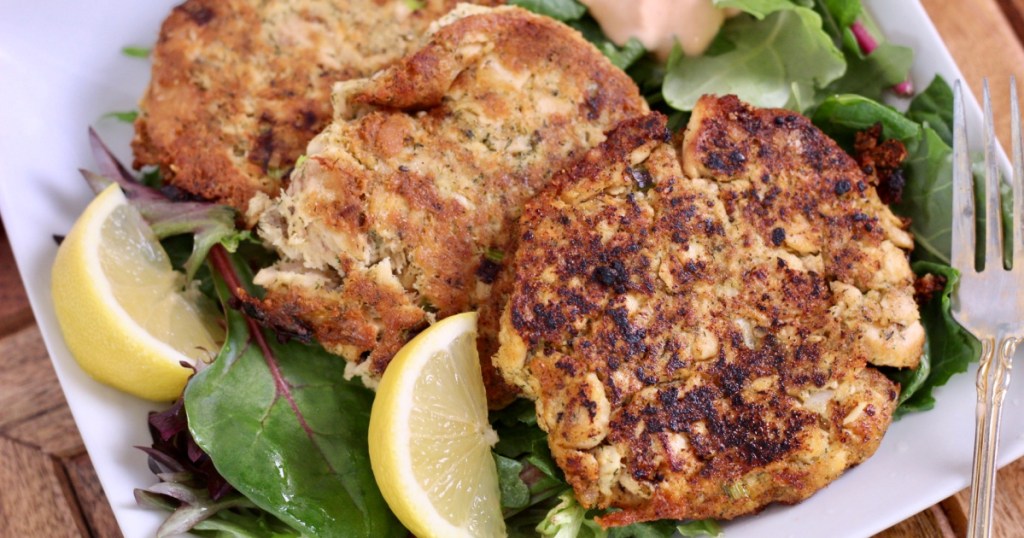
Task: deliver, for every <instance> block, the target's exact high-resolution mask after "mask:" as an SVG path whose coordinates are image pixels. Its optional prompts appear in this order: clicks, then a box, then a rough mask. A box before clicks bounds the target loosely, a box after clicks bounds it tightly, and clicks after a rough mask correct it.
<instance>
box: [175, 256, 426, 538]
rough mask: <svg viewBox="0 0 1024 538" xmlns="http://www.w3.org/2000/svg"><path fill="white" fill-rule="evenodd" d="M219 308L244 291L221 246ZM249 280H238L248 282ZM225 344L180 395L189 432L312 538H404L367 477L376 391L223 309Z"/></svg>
mask: <svg viewBox="0 0 1024 538" xmlns="http://www.w3.org/2000/svg"><path fill="white" fill-rule="evenodd" d="M210 259H211V262H212V263H213V265H214V266H215V267H217V268H218V272H220V273H221V274H222V275H223V276H224V277H225V278H227V279H229V280H228V283H225V282H224V281H220V280H218V282H217V291H218V294H219V295H220V297H221V300H222V302H224V303H227V302H229V291H228V290H229V289H231V290H234V289H237V288H238V287H240V286H243V284H242V283H241V282H240V280H241V279H239V278H238V277H237V276H236V275H237V272H240V271H244V270H245V267H244V266H243V267H236V266H234V264H232V263H231V262H229V261H228V259H227V255H226V254H224V253H223V251H222V250H220V249H215V250H214V251H213V252H211V258H210ZM249 279H250V275H249V274H248V273H246V274H245V282H246V283H248V282H249ZM226 311H227V322H228V338H227V342H225V344H224V348H223V349H222V350H221V352H220V354H219V355H218V357H217V359H216V361H214V363H213V364H212V365H210V366H209V367H207V368H205V369H204V370H202V371H200V372H199V373H197V374H196V375H195V377H193V378H192V380H191V381H190V382H189V384H188V386H187V387H186V389H185V410H186V412H187V415H188V423H189V430H190V432H191V434H192V436H193V437H194V438H195V440H196V443H197V444H198V445H199V446H200V447H201V448H202V449H203V450H204V451H205V452H206V453H207V454H209V456H210V458H212V460H213V462H214V465H215V466H216V467H217V470H218V471H220V473H221V474H222V475H223V476H224V478H225V479H226V480H227V481H228V482H229V483H231V485H232V486H234V487H235V489H237V490H238V491H239V492H241V493H242V494H243V495H245V496H246V497H248V498H249V499H250V500H252V502H253V503H254V504H256V505H257V506H259V507H260V508H262V509H264V510H266V511H267V512H270V513H271V514H273V515H274V516H276V517H278V518H280V519H281V520H282V521H284V522H285V523H287V524H288V525H290V526H291V527H293V528H295V529H296V530H298V531H300V532H302V533H305V534H309V535H313V536H366V537H369V536H374V537H376V536H396V537H398V536H405V534H406V531H405V530H404V529H403V528H402V526H401V525H400V524H399V523H398V521H397V519H395V517H394V516H393V515H392V514H391V512H390V510H389V509H388V507H387V505H386V504H385V502H384V499H383V497H382V496H381V494H380V491H379V490H378V489H377V485H376V483H375V481H374V478H373V474H372V473H371V471H370V460H369V449H368V443H367V431H368V427H369V417H370V406H371V403H372V401H373V394H372V393H371V392H370V391H369V390H368V389H366V388H364V387H363V386H362V385H361V384H359V383H358V382H353V381H346V380H345V379H344V377H343V373H342V372H343V370H344V368H341V367H340V366H339V363H338V358H337V357H335V356H333V355H331V354H329V353H327V352H326V351H324V350H323V349H322V348H319V347H312V346H306V345H303V344H300V343H298V342H294V341H293V342H290V343H285V344H283V343H280V342H278V341H277V340H276V339H275V338H273V335H272V334H270V333H267V332H265V331H263V330H262V329H259V328H258V327H257V326H256V324H255V323H254V322H252V320H250V319H248V318H246V317H244V316H243V315H242V314H241V313H239V312H238V311H235V310H233V309H230V308H226Z"/></svg>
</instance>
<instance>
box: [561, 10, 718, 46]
mask: <svg viewBox="0 0 1024 538" xmlns="http://www.w3.org/2000/svg"><path fill="white" fill-rule="evenodd" d="M580 1H581V2H583V3H584V4H585V5H586V6H587V7H588V8H589V9H590V14H591V15H593V16H594V18H595V19H597V22H598V23H600V25H601V29H602V30H604V33H605V35H607V36H608V37H609V38H610V39H611V40H612V41H614V42H615V43H616V44H618V45H622V44H624V43H626V41H629V38H631V37H635V38H637V39H639V40H640V42H641V43H643V44H644V47H645V48H647V50H650V51H653V52H654V53H655V54H657V55H658V57H659V58H661V59H665V58H667V57H668V55H669V53H670V52H672V47H673V45H674V44H675V42H676V40H678V41H679V45H680V46H681V47H682V49H683V53H685V54H686V55H687V56H696V55H698V54H701V53H702V52H704V50H705V49H707V47H708V45H709V44H711V40H713V39H714V38H715V35H716V34H717V33H718V30H719V28H721V27H722V22H723V21H725V18H726V16H727V13H726V11H725V10H722V9H719V8H716V7H715V6H714V5H713V4H712V0H630V1H623V0H580Z"/></svg>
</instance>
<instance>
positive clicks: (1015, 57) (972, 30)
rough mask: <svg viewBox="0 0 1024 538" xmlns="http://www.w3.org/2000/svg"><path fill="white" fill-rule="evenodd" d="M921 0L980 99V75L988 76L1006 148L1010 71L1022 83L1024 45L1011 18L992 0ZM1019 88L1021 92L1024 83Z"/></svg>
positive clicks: (996, 121) (1023, 90)
mask: <svg viewBox="0 0 1024 538" xmlns="http://www.w3.org/2000/svg"><path fill="white" fill-rule="evenodd" d="M1020 2H1021V3H1024V0H1020ZM921 4H922V5H924V7H925V9H926V10H927V11H928V15H929V16H930V17H931V19H932V22H933V23H935V28H936V29H937V30H938V31H939V34H940V35H941V36H942V39H943V41H945V42H946V46H947V47H948V48H949V50H950V52H951V53H952V54H953V58H954V59H955V60H956V63H957V65H958V66H960V70H961V71H962V72H963V74H964V78H965V79H966V82H967V83H968V85H969V86H970V87H971V90H972V91H973V92H974V94H975V95H977V96H978V98H979V100H980V99H981V92H982V79H983V78H984V77H989V86H990V88H991V91H992V102H993V105H994V107H995V110H996V113H995V114H994V115H993V118H994V120H995V124H996V133H997V134H998V136H999V139H1000V140H1001V141H1002V143H1003V147H1004V148H1009V147H1010V145H1009V142H1010V115H1009V110H1010V105H1009V102H1010V97H1009V96H1010V89H1009V88H1010V87H1009V79H1010V75H1016V77H1017V80H1019V81H1021V83H1022V85H1024V46H1022V45H1021V41H1020V40H1018V38H1017V34H1016V33H1015V32H1014V30H1013V27H1012V26H1011V24H1010V21H1008V20H1007V17H1006V16H1005V15H1004V14H1003V11H1002V10H1001V9H1000V7H999V4H998V3H997V2H996V1H995V0H989V1H984V2H977V1H971V2H963V1H950V0H921ZM1020 89H1021V90H1022V93H1024V87H1022V88H1020Z"/></svg>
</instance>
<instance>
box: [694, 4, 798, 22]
mask: <svg viewBox="0 0 1024 538" xmlns="http://www.w3.org/2000/svg"><path fill="white" fill-rule="evenodd" d="M714 4H715V7H717V8H736V9H739V10H741V11H743V12H744V13H749V14H751V15H753V16H754V17H756V18H758V19H763V18H765V17H767V16H768V15H770V14H772V13H775V12H776V11H782V10H784V9H793V7H795V4H794V3H793V2H790V0H714Z"/></svg>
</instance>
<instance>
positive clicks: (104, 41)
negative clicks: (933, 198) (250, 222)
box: [0, 0, 1024, 538]
mask: <svg viewBox="0 0 1024 538" xmlns="http://www.w3.org/2000/svg"><path fill="white" fill-rule="evenodd" d="M176 3H177V2H176V1H175V0H150V1H147V2H129V1H127V0H96V1H92V2H64V1H60V0H37V1H34V2H5V3H4V4H5V5H4V7H5V10H4V11H5V15H4V16H3V17H2V18H0V97H2V103H3V105H2V107H0V212H2V215H3V221H4V224H5V226H6V229H7V234H8V236H9V237H10V240H11V245H12V247H13V250H14V255H15V258H16V260H17V263H18V268H19V270H20V271H21V275H22V278H23V280H24V282H25V287H26V288H27V290H28V295H29V299H30V301H31V303H32V307H33V310H34V312H35V317H36V321H37V323H38V324H39V327H40V329H41V331H42V334H43V338H44V339H45V341H46V345H47V348H48V349H49V352H50V356H51V357H52V359H53V364H54V368H55V369H56V371H57V376H58V378H59V379H60V382H61V385H62V386H63V388H64V393H65V395H66V396H67V400H68V404H69V405H70V407H71V411H72V413H73V414H74V417H75V421H76V422H77V424H78V428H79V430H80V431H81V434H82V438H83V440H84V441H85V445H86V447H87V449H88V451H89V455H90V457H91V458H92V462H93V465H94V466H95V468H96V472H97V474H98V475H99V478H100V482H101V483H102V484H103V488H104V490H105V491H106V494H107V497H108V498H109V499H110V503H111V505H112V507H113V510H114V514H115V516H116V517H117V521H118V523H119V524H120V525H121V528H122V530H123V531H124V534H125V536H128V537H135V536H152V535H153V534H154V531H155V529H156V528H157V526H158V525H159V524H160V522H161V521H162V520H163V518H164V517H166V514H164V513H162V512H158V511H152V510H148V509H143V508H139V507H137V506H136V504H135V500H134V498H133V496H132V490H133V489H134V488H138V487H146V486H149V485H151V484H152V483H153V482H154V480H155V479H154V477H153V476H152V475H151V474H150V473H149V471H148V469H147V467H146V457H145V455H144V454H143V453H142V452H140V451H138V450H136V449H134V448H132V446H133V445H146V444H148V443H149V435H148V432H147V429H146V423H145V419H146V413H147V412H148V411H149V410H151V409H153V407H154V406H153V405H152V404H150V403H147V402H143V401H140V400H137V399H135V398H132V397H130V396H126V395H124V394H121V393H119V392H116V391H114V390H112V389H109V388H107V387H105V386H103V385H100V384H98V383H96V382H95V381H93V380H92V379H91V378H89V377H88V376H87V375H85V374H84V373H82V371H81V370H79V369H78V367H77V365H76V364H75V362H74V360H73V359H72V358H71V356H70V355H69V353H68V350H67V348H66V347H65V345H64V342H63V340H62V339H61V335H60V332H59V330H58V328H57V322H56V319H55V317H54V312H53V307H52V306H51V297H50V266H51V265H52V263H53V258H54V255H55V253H56V244H55V243H54V241H53V239H52V236H53V235H54V234H64V233H66V232H67V231H68V229H69V228H70V226H71V223H72V222H73V221H74V219H75V217H76V216H77V215H78V214H79V213H80V212H81V210H82V209H83V208H84V207H85V205H86V204H87V203H88V201H89V200H90V198H91V194H90V192H89V190H88V189H87V188H86V185H85V183H84V182H83V181H82V180H81V178H80V177H79V175H78V172H77V169H78V168H83V167H84V168H90V167H93V162H92V158H91V156H90V153H89V146H88V140H87V138H86V128H87V127H88V126H90V125H92V126H94V127H95V128H96V129H97V130H98V131H99V133H100V135H101V136H102V137H103V138H104V139H105V140H106V141H107V142H108V144H109V145H110V146H111V147H112V148H114V150H115V152H116V153H118V154H119V156H120V157H121V158H122V159H123V160H125V161H126V162H130V160H131V159H130V155H129V154H128V142H129V140H130V138H131V127H130V126H129V125H127V124H121V123H119V122H117V121H116V120H113V119H104V118H103V115H104V114H105V113H106V112H110V111H120V110H131V109H134V108H135V107H136V102H137V100H138V98H139V96H141V94H142V91H143V89H144V88H145V85H146V83H147V80H148V77H149V64H148V62H147V61H145V60H139V59H134V58H129V57H126V56H124V55H123V54H121V52H120V51H121V48H122V47H124V46H127V45H141V46H149V45H151V44H152V43H153V42H154V41H155V39H156V35H157V32H158V29H159V25H160V22H161V20H162V19H163V18H164V16H166V14H167V13H168V12H169V10H170V9H171V7H172V6H173V5H175V4H176ZM867 4H868V5H869V8H870V9H871V11H872V13H873V14H874V15H875V19H876V20H877V21H878V23H879V24H880V26H881V27H882V29H883V31H884V32H885V34H886V35H887V36H888V37H889V39H891V40H892V41H894V42H896V43H900V44H905V45H909V46H911V47H913V48H914V50H915V51H916V53H917V59H916V62H915V67H914V70H913V79H914V83H915V86H916V87H918V88H924V87H925V85H927V83H928V82H929V81H930V80H931V78H932V76H933V75H934V74H936V73H938V74H941V75H942V76H944V77H945V78H946V80H949V81H952V80H955V79H957V78H959V71H958V70H957V68H956V66H955V65H954V63H953V61H952V59H951V57H950V56H949V54H948V52H947V51H946V49H945V47H944V46H943V44H942V42H941V40H940V38H939V35H938V34H937V33H936V32H935V29H934V27H933V26H932V24H931V22H930V21H929V20H928V18H927V15H926V14H925V12H924V10H923V9H922V8H921V6H920V5H919V4H918V3H917V2H915V1H911V0H903V1H899V2H893V1H889V0H871V1H868V2H867ZM993 52H995V51H993ZM994 75H998V73H995V74H994ZM968 109H969V110H968V112H969V116H970V118H971V121H972V123H973V124H972V129H973V130H972V133H980V127H979V124H980V114H979V112H978V108H977V105H976V104H974V103H973V102H972V103H970V104H969V106H968ZM974 138H975V139H976V140H977V139H979V138H980V136H975V137H974ZM1018 381H1019V380H1018ZM936 397H937V399H938V404H937V406H936V408H935V409H934V410H933V411H930V412H927V413H922V414H917V415H913V416H910V417H907V418H905V419H903V420H901V421H900V422H898V423H896V424H895V425H893V427H892V428H891V429H890V431H889V433H888V434H887V435H886V437H885V440H884V441H883V443H882V446H881V448H880V449H879V450H878V453H877V454H876V455H875V456H874V457H873V458H871V459H870V460H869V461H868V462H866V463H864V464H863V465H861V466H859V467H858V468H856V469H853V470H851V471H849V472H848V473H847V474H846V475H845V476H843V477H842V478H841V479H840V480H838V481H837V482H835V483H834V484H832V485H830V486H829V487H828V488H826V489H825V490H823V491H821V492H819V493H818V494H816V495H815V496H814V497H812V498H811V499H809V500H807V501H805V502H803V503H801V504H799V505H797V506H792V507H775V508H771V509H769V510H767V511H765V512H764V513H762V514H760V515H758V516H755V517H751V518H746V519H744V520H741V521H738V522H734V523H731V524H729V525H728V526H727V527H726V535H727V537H728V538H742V537H755V536H756V537H764V536H771V537H784V536H809V537H814V536H833V537H840V536H851V537H852V536H868V535H871V534H873V533H875V532H877V531H880V530H882V529H884V528H886V527H889V526H890V525H892V524H895V523H897V522H898V521H900V520H902V519H905V518H907V517H909V516H911V515H913V514H915V513H916V512H918V511H920V510H922V509H924V508H926V507H928V506H930V505H932V504H935V503H936V502H938V501H939V500H941V499H943V498H945V497H946V496H948V495H950V494H952V493H954V492H956V491H957V490H959V489H961V488H963V487H965V486H966V485H967V484H968V482H969V477H970V462H971V452H972V442H973V441H972V439H973V424H974V385H973V370H972V372H971V373H969V374H965V375H961V376H957V377H955V378H954V379H953V380H952V381H951V383H950V384H949V385H948V386H947V387H944V388H942V389H940V390H939V391H938V392H937V394H936ZM1022 397H1024V383H1021V382H1017V383H1015V384H1014V385H1013V387H1012V388H1011V392H1010V394H1009V396H1008V398H1007V407H1008V408H1007V410H1006V414H1005V416H1004V422H1003V444H1002V451H1001V454H1000V462H1001V463H1007V462H1009V461H1012V460H1013V459H1016V458H1017V457H1019V456H1021V455H1022V454H1024V413H1021V412H1020V401H1021V399H1022Z"/></svg>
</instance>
